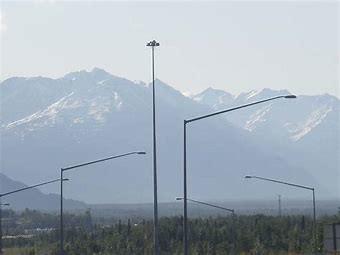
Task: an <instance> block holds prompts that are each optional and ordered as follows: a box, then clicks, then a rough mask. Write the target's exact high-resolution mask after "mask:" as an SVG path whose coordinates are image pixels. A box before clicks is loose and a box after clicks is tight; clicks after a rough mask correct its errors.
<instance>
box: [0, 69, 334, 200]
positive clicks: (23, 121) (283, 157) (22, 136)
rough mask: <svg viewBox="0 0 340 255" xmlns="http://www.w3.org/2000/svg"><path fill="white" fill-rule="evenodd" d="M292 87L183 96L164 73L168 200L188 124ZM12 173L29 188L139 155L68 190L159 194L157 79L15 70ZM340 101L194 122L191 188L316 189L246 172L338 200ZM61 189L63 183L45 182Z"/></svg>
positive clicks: (176, 190) (272, 106) (81, 178)
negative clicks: (155, 180)
mask: <svg viewBox="0 0 340 255" xmlns="http://www.w3.org/2000/svg"><path fill="white" fill-rule="evenodd" d="M285 94H290V93H289V92H288V91H286V90H281V91H275V90H271V89H263V90H261V91H251V92H247V93H242V94H240V95H238V96H235V95H231V94H229V93H228V92H226V91H222V90H216V89H213V88H209V89H207V90H205V91H203V92H202V93H199V94H198V95H194V96H191V97H187V96H184V95H183V94H182V93H181V92H179V91H177V90H175V89H174V88H172V87H171V86H169V85H167V84H165V83H163V82H162V81H160V80H156V107H157V108H156V109H157V111H156V117H157V139H158V140H157V143H158V144H157V145H158V151H157V153H158V171H159V172H158V173H159V175H158V177H159V198H160V201H173V200H174V198H175V197H177V196H180V195H181V194H182V182H183V181H182V180H183V179H182V168H183V162H182V153H183V151H182V147H183V120H184V119H187V118H190V117H195V116H199V115H200V114H206V113H210V112H213V111H216V110H220V109H224V108H229V107H233V106H236V105H240V104H244V103H249V102H253V101H256V100H261V99H265V98H267V97H272V96H276V95H285ZM0 95H1V102H0V107H1V120H0V121H1V122H0V126H1V157H2V159H1V171H2V173H3V174H5V175H6V176H8V177H10V178H12V179H14V180H18V181H21V182H25V183H35V182H39V181H40V180H45V179H51V178H55V177H56V176H58V174H59V169H60V168H61V167H65V166H69V165H72V164H78V163H82V162H86V161H89V160H94V159H98V158H103V157H105V156H110V155H115V154H120V153H125V152H129V151H135V150H145V151H147V153H148V154H147V155H146V156H142V155H138V156H137V155H136V156H130V157H129V158H120V159H117V160H114V161H111V162H105V163H101V164H97V165H92V166H88V167H84V168H79V169H77V170H74V171H70V172H68V173H67V176H66V177H67V178H70V179H71V181H70V183H68V184H67V185H66V187H65V196H66V197H67V198H72V199H76V200H81V201H85V202H89V203H113V202H119V203H127V202H131V203H132V202H150V201H152V164H151V159H152V157H151V156H152V155H151V151H152V150H151V148H152V147H151V145H152V144H151V141H152V122H151V120H152V119H151V118H152V108H151V99H152V98H151V96H152V94H151V86H150V84H145V83H143V82H134V81H130V80H128V79H125V78H121V77H117V76H114V75H112V74H110V73H108V72H106V71H104V70H102V69H98V68H95V69H93V70H91V71H79V72H72V73H69V74H66V75H65V76H63V77H61V78H58V79H51V78H46V77H30V78H26V77H13V78H9V79H6V80H4V81H3V82H1V84H0ZM339 113H340V111H339V99H338V98H336V97H333V96H330V95H327V94H325V95H319V96H305V95H298V98H297V99H295V100H277V101H272V102H269V103H267V104H262V105H259V106H254V107H252V108H248V109H244V110H239V111H237V112H236V111H235V112H233V113H230V114H225V115H221V116H217V117H215V118H211V119H209V120H208V119H206V120H202V121H201V122H199V123H198V122H197V123H192V124H190V127H189V128H188V155H187V156H188V184H189V187H188V188H189V195H190V196H194V197H195V198H200V199H209V200H212V199H213V200H227V199H235V200H237V199H251V198H273V197H275V196H276V194H278V193H282V194H286V195H287V196H290V197H293V198H301V197H302V198H306V199H310V194H309V193H308V192H305V191H303V190H302V191H299V190H296V189H291V188H287V187H281V186H278V185H272V184H270V183H263V182H261V183H260V182H255V181H246V180H244V178H243V177H244V175H246V174H254V175H259V176H265V177H269V178H278V179H283V180H286V181H291V182H295V183H299V184H302V185H309V186H313V187H315V188H316V189H317V196H319V197H327V198H338V197H339V195H340V192H339V191H340V190H339V185H338V184H339V177H340V175H339V166H340V164H339V158H340V149H339V144H340V143H339V142H340V140H339V139H340V138H339V129H340V126H339V123H340V121H339ZM46 190H47V191H49V192H57V190H56V187H52V186H51V187H46Z"/></svg>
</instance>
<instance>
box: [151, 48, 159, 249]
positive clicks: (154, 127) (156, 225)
mask: <svg viewBox="0 0 340 255" xmlns="http://www.w3.org/2000/svg"><path fill="white" fill-rule="evenodd" d="M152 128H153V214H154V246H155V254H156V255H158V254H159V246H158V244H159V243H158V198H157V193H158V191H157V147H156V146H157V145H156V144H157V143H156V102H155V47H154V46H153V47H152Z"/></svg>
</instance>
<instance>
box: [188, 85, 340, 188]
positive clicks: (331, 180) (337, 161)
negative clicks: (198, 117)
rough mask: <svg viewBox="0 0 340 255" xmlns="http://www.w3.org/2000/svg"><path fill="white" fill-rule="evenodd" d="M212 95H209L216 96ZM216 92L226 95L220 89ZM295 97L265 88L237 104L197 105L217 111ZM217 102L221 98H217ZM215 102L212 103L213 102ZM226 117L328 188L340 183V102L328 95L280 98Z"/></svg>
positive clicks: (236, 99)
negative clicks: (301, 167)
mask: <svg viewBox="0 0 340 255" xmlns="http://www.w3.org/2000/svg"><path fill="white" fill-rule="evenodd" d="M211 90H212V89H210V92H209V93H208V95H212V94H213V93H212V92H211ZM216 91H217V92H216V93H222V92H221V91H220V90H216ZM289 94H291V93H290V92H289V91H287V90H279V91H275V90H271V89H263V90H261V91H250V92H248V93H241V94H240V95H239V96H235V97H234V100H233V101H229V102H227V103H221V104H213V103H210V104H209V102H207V101H204V100H199V98H204V92H203V95H202V93H200V94H199V95H198V96H194V100H195V101H196V102H200V103H201V104H204V105H207V106H210V107H212V108H213V109H214V110H221V109H226V108H229V107H233V106H237V105H242V104H247V103H251V102H254V101H257V100H261V99H264V98H270V97H275V96H279V95H289ZM216 98H218V96H216ZM216 100H217V99H216ZM212 101H213V99H211V101H210V102H212ZM225 118H226V119H227V120H228V121H230V122H232V123H233V124H234V125H235V126H238V127H240V128H242V129H244V130H246V131H248V132H249V133H251V134H252V136H253V137H256V139H257V140H259V141H260V142H261V143H262V142H265V144H266V146H270V148H272V150H275V151H276V152H277V153H279V154H280V155H281V156H282V157H284V158H285V159H287V160H289V161H290V162H292V163H294V164H295V165H299V166H304V167H305V168H306V169H309V170H308V171H309V172H310V173H311V174H312V175H313V176H315V178H317V179H319V180H322V181H323V182H324V183H325V184H326V185H328V186H331V185H338V184H339V183H340V100H339V99H338V98H336V97H334V96H331V95H328V94H324V95H317V96H306V95H298V97H297V99H289V100H288V99H280V100H277V101H272V102H269V103H267V104H263V105H258V106H254V107H251V108H245V109H243V110H240V111H238V112H232V113H230V114H227V115H225Z"/></svg>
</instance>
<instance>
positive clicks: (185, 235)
mask: <svg viewBox="0 0 340 255" xmlns="http://www.w3.org/2000/svg"><path fill="white" fill-rule="evenodd" d="M183 127H184V141H183V146H184V147H183V158H184V160H183V163H184V165H183V167H184V168H183V169H184V171H183V174H184V176H183V180H184V183H183V184H184V187H183V188H184V196H183V199H184V201H183V202H184V212H183V214H184V218H183V239H184V240H183V249H184V255H188V254H189V247H188V194H187V122H186V120H184V126H183Z"/></svg>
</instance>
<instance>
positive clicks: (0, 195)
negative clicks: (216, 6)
mask: <svg viewBox="0 0 340 255" xmlns="http://www.w3.org/2000/svg"><path fill="white" fill-rule="evenodd" d="M66 180H68V179H64V180H63V181H66ZM58 181H60V179H56V180H52V181H48V182H43V183H39V184H36V185H32V186H28V187H25V188H21V189H17V190H13V191H10V192H6V193H2V194H0V197H4V196H7V195H10V194H13V193H17V192H20V191H24V190H27V189H33V188H36V187H39V186H43V185H46V184H50V183H53V182H58Z"/></svg>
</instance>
